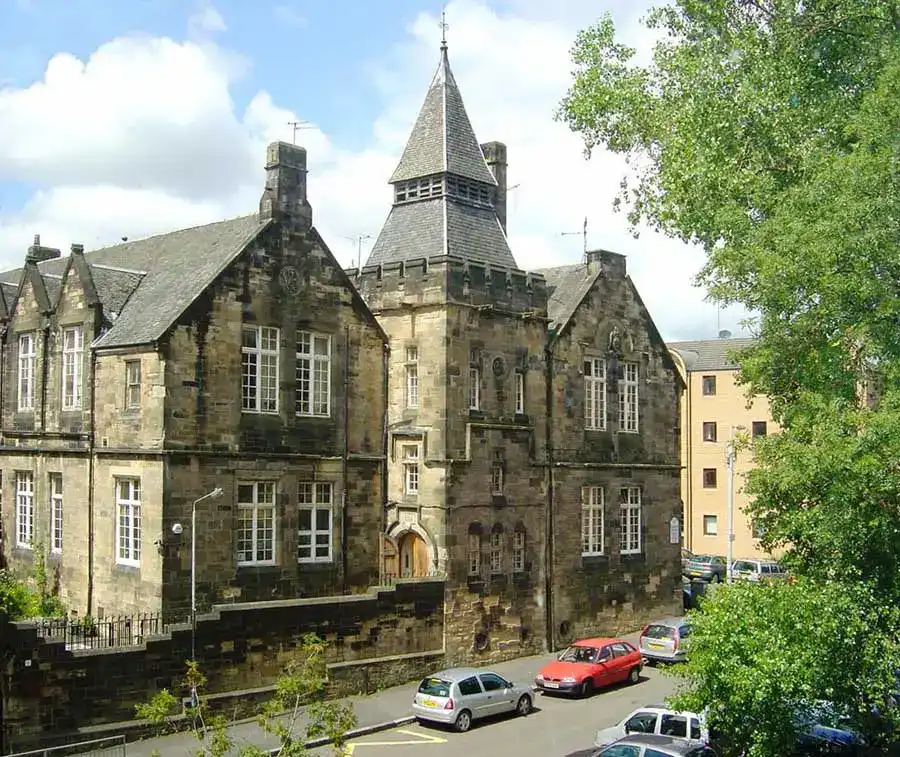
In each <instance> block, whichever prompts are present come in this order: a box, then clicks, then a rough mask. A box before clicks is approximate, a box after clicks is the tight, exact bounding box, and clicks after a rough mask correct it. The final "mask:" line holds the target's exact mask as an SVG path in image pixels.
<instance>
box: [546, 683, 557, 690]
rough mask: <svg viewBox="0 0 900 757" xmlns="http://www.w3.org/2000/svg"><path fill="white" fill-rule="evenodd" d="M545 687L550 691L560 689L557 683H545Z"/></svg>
mask: <svg viewBox="0 0 900 757" xmlns="http://www.w3.org/2000/svg"><path fill="white" fill-rule="evenodd" d="M544 686H546V687H547V688H548V689H558V688H559V684H558V683H557V682H556V681H544Z"/></svg>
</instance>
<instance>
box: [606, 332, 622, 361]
mask: <svg viewBox="0 0 900 757" xmlns="http://www.w3.org/2000/svg"><path fill="white" fill-rule="evenodd" d="M606 346H607V349H608V350H609V351H610V352H615V353H616V354H617V355H618V354H620V353H621V352H622V334H621V332H620V331H619V327H618V326H613V327H612V331H610V332H609V339H608V340H607V345H606Z"/></svg>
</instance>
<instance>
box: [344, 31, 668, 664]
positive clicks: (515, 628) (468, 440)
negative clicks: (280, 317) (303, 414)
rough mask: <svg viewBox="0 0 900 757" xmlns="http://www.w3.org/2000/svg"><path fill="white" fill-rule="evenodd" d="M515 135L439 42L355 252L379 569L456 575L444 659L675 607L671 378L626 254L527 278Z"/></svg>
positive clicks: (534, 645)
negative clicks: (512, 178)
mask: <svg viewBox="0 0 900 757" xmlns="http://www.w3.org/2000/svg"><path fill="white" fill-rule="evenodd" d="M506 152H507V151H506V147H505V145H503V144H502V143H500V142H489V143H487V144H483V145H479V143H478V140H477V139H476V137H475V134H474V131H473V129H472V126H471V123H470V121H469V118H468V115H467V113H466V109H465V107H464V105H463V100H462V97H461V95H460V91H459V88H458V86H457V84H456V81H455V79H454V77H453V73H452V71H451V69H450V64H449V60H448V56H447V48H446V45H442V48H441V57H440V63H439V65H438V69H437V72H436V73H435V75H434V78H433V80H432V82H431V85H430V87H429V89H428V92H427V94H426V97H425V101H424V103H423V105H422V108H421V110H420V112H419V114H418V117H417V120H416V122H415V125H414V126H413V129H412V133H411V135H410V137H409V140H408V143H407V145H406V148H405V150H404V152H403V154H402V157H401V158H400V162H399V165H398V166H397V168H396V170H395V171H394V173H393V175H392V176H391V177H390V184H391V186H392V191H393V205H392V208H391V210H390V213H389V215H388V217H387V219H386V221H385V223H384V227H383V228H382V230H381V233H380V235H379V236H378V238H377V240H376V242H375V245H374V247H373V249H372V252H371V255H370V256H369V259H368V260H367V262H366V264H365V265H364V266H363V267H362V268H361V269H359V270H357V269H353V270H351V271H348V274H349V275H350V276H351V278H352V279H353V280H354V281H355V283H356V285H357V287H358V288H359V291H360V292H361V293H362V295H363V297H364V299H365V301H366V303H367V304H368V305H369V307H370V308H371V309H372V311H373V312H374V313H375V315H376V317H377V318H378V321H379V323H380V324H381V326H382V327H383V328H384V330H385V332H386V333H387V335H388V337H389V339H390V344H391V350H390V367H389V371H388V375H389V389H388V397H389V403H388V439H387V453H388V456H389V462H388V477H387V478H388V502H387V514H388V515H387V530H386V534H385V547H384V550H383V552H384V555H385V569H386V571H387V572H397V573H399V574H400V575H424V574H427V573H439V574H445V575H446V576H447V577H448V612H447V625H446V627H447V629H448V641H447V644H446V646H447V650H448V653H453V654H455V656H456V657H457V658H458V659H465V658H468V657H471V656H473V655H474V656H475V657H476V658H477V657H478V656H479V654H481V653H490V654H491V656H493V657H501V656H512V655H515V654H523V653H528V652H533V651H536V650H537V649H538V648H540V647H541V646H542V645H543V644H549V645H551V646H554V647H555V646H558V645H559V644H562V643H565V642H566V641H567V640H570V639H572V638H574V637H576V636H580V635H586V634H592V633H598V632H609V633H612V632H615V631H620V630H624V629H625V628H632V627H634V626H635V625H637V624H639V623H640V622H641V621H642V620H649V619H650V618H651V617H652V616H653V615H654V614H656V613H659V612H670V611H673V610H675V609H677V608H679V607H680V601H681V586H680V580H681V579H680V563H679V533H680V515H681V502H680V498H679V460H678V449H679V420H678V418H679V397H680V392H681V389H682V382H681V380H680V378H679V376H678V373H677V371H676V369H675V366H674V364H673V362H672V359H671V357H670V355H669V353H668V351H667V350H666V346H665V344H664V343H663V341H662V339H661V338H660V336H659V334H658V332H657V330H656V328H655V326H654V324H653V321H652V319H651V318H650V315H649V314H648V312H647V309H646V308H645V307H644V305H643V303H642V302H641V299H640V297H639V295H638V293H637V291H636V290H635V287H634V285H633V284H632V282H631V280H630V279H629V278H628V276H627V274H626V270H625V259H624V257H623V256H621V255H617V254H614V253H610V252H605V251H597V252H590V253H587V254H586V256H585V260H584V261H583V263H582V264H579V265H571V266H563V267H559V268H549V269H545V270H543V271H533V272H526V271H524V270H522V269H520V268H519V266H518V265H517V263H516V260H515V257H514V256H513V253H512V251H511V250H510V248H509V245H508V242H507V234H506V231H507V229H506V223H507V219H506V171H507V155H506Z"/></svg>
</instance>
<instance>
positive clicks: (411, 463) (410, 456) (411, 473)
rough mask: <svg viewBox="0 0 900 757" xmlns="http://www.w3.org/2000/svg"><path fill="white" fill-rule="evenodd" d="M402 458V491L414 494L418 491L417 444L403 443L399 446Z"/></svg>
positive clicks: (418, 458)
mask: <svg viewBox="0 0 900 757" xmlns="http://www.w3.org/2000/svg"><path fill="white" fill-rule="evenodd" d="M401 456H402V459H403V493H404V494H407V495H410V496H416V495H417V494H418V493H419V460H420V457H419V445H418V444H404V445H403V446H402V447H401Z"/></svg>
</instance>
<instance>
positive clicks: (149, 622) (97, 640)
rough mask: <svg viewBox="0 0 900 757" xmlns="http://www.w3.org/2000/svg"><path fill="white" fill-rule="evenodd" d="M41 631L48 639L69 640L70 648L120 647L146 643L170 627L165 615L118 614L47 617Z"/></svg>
mask: <svg viewBox="0 0 900 757" xmlns="http://www.w3.org/2000/svg"><path fill="white" fill-rule="evenodd" d="M37 624H38V635H40V636H41V637H42V638H44V639H45V640H47V641H58V640H60V639H63V640H65V642H66V649H119V648H124V647H135V646H139V645H141V644H143V643H144V642H145V641H146V640H147V638H148V637H149V636H159V635H161V634H163V633H165V631H166V624H165V623H164V622H163V618H162V615H161V614H159V613H157V614H145V615H122V616H119V617H116V618H104V619H103V620H94V619H93V618H83V619H82V618H43V619H41V620H39V621H37Z"/></svg>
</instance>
